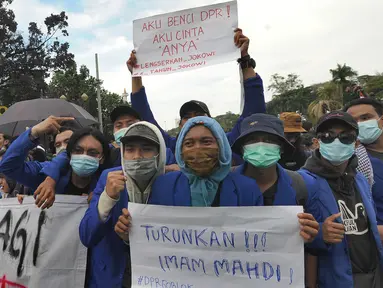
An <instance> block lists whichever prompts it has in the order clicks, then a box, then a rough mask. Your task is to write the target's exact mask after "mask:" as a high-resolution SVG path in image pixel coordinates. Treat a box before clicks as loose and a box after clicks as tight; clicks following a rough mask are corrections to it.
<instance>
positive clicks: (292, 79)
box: [267, 73, 303, 98]
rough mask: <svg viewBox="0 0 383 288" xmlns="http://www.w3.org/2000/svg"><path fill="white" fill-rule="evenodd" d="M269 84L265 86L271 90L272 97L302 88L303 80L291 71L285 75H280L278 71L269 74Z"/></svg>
mask: <svg viewBox="0 0 383 288" xmlns="http://www.w3.org/2000/svg"><path fill="white" fill-rule="evenodd" d="M270 82H271V84H270V85H269V86H268V87H267V89H268V91H271V92H272V94H273V98H274V97H276V98H278V97H280V96H281V95H284V94H285V93H287V92H289V91H291V90H298V89H301V88H303V82H302V80H301V79H299V76H298V75H296V74H294V73H291V74H288V75H287V77H284V76H281V75H279V74H278V73H276V74H273V75H271V78H270Z"/></svg>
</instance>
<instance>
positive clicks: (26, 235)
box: [0, 195, 88, 288]
mask: <svg viewBox="0 0 383 288" xmlns="http://www.w3.org/2000/svg"><path fill="white" fill-rule="evenodd" d="M34 202H35V201H34V199H33V197H26V198H25V199H24V203H23V204H21V205H20V204H19V203H18V202H17V199H16V198H10V199H2V200H0V247H1V246H2V250H0V251H1V252H0V255H1V256H0V259H1V261H0V274H1V275H0V284H1V285H0V286H1V287H19V288H23V287H25V288H26V287H28V288H41V287H75V288H80V287H84V281H85V270H86V253H87V250H86V248H85V247H84V246H83V245H82V244H81V243H80V238H79V232H78V227H79V225H80V221H81V219H82V217H83V216H84V214H85V211H86V209H87V207H88V204H87V201H86V197H79V196H63V195H56V201H55V203H54V205H53V206H52V208H50V209H49V210H41V209H39V208H37V207H36V205H35V204H34Z"/></svg>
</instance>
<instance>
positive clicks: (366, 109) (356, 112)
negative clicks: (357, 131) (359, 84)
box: [347, 104, 377, 117]
mask: <svg viewBox="0 0 383 288" xmlns="http://www.w3.org/2000/svg"><path fill="white" fill-rule="evenodd" d="M347 113H349V114H351V116H353V117H358V116H360V115H363V114H372V115H375V114H377V113H376V111H375V108H374V106H372V105H368V104H360V105H355V106H351V107H350V108H348V109H347Z"/></svg>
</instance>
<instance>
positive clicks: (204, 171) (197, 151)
mask: <svg viewBox="0 0 383 288" xmlns="http://www.w3.org/2000/svg"><path fill="white" fill-rule="evenodd" d="M218 156H219V149H218V148H193V149H190V150H188V151H185V152H183V153H182V158H183V160H184V162H185V164H186V166H187V167H188V168H189V169H191V170H193V172H194V173H195V174H196V175H197V176H199V177H207V176H209V175H210V174H212V172H213V171H214V169H215V168H216V167H217V165H218Z"/></svg>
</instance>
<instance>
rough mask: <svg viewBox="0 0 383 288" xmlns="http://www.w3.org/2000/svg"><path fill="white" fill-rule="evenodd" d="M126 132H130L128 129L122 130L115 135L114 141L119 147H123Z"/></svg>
mask: <svg viewBox="0 0 383 288" xmlns="http://www.w3.org/2000/svg"><path fill="white" fill-rule="evenodd" d="M126 131H128V128H122V129H120V130H118V131H117V132H116V133H114V134H113V136H114V140H115V141H116V143H117V145H118V146H121V138H122V137H124V136H125V134H126Z"/></svg>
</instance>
